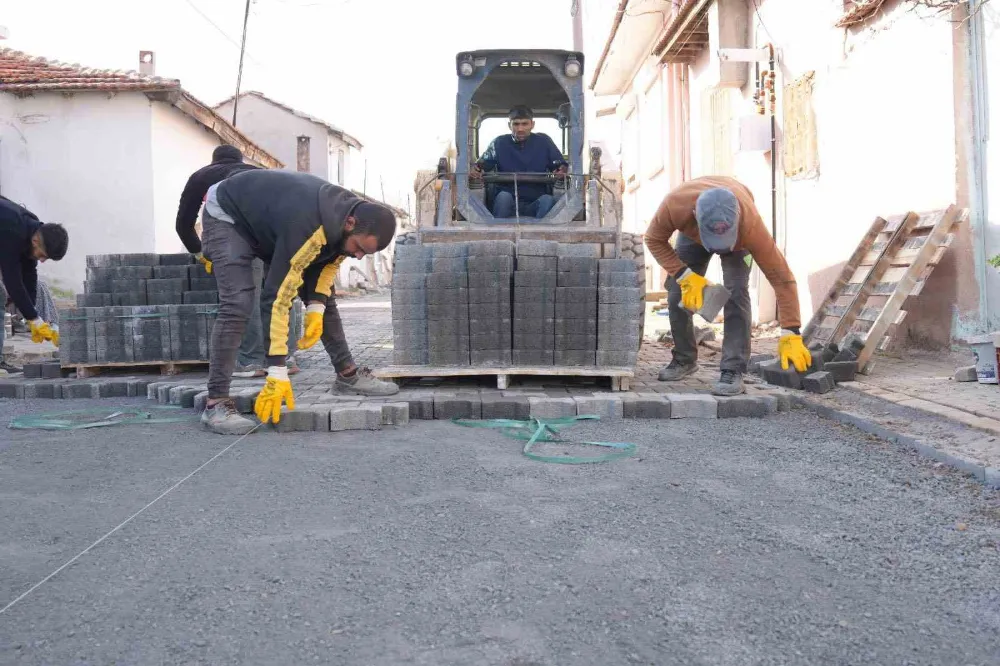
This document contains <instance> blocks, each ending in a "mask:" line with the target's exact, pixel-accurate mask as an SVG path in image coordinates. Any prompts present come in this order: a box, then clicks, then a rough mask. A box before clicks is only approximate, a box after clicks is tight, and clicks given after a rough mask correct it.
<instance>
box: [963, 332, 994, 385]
mask: <svg viewBox="0 0 1000 666" xmlns="http://www.w3.org/2000/svg"><path fill="white" fill-rule="evenodd" d="M969 346H970V347H972V353H973V354H974V355H975V357H976V379H977V380H978V381H979V383H980V384H997V383H1000V382H998V380H997V348H996V346H995V345H994V344H993V336H992V335H984V336H981V337H977V338H973V339H972V340H969Z"/></svg>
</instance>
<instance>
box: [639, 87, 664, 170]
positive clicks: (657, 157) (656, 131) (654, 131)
mask: <svg viewBox="0 0 1000 666" xmlns="http://www.w3.org/2000/svg"><path fill="white" fill-rule="evenodd" d="M640 119H641V122H642V129H641V131H640V137H641V138H642V140H641V147H640V149H639V150H640V152H641V153H642V156H641V158H640V162H642V175H643V177H644V178H652V177H654V176H655V175H657V174H658V173H660V171H662V170H663V83H662V80H661V78H660V72H657V73H656V77H655V78H654V79H653V82H652V83H651V84H650V86H649V88H647V89H646V91H645V93H644V94H643V96H642V109H641V116H640Z"/></svg>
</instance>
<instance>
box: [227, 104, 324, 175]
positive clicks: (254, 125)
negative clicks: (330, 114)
mask: <svg viewBox="0 0 1000 666" xmlns="http://www.w3.org/2000/svg"><path fill="white" fill-rule="evenodd" d="M215 110H216V112H218V113H219V115H221V116H222V117H223V118H226V119H227V120H232V117H233V102H232V101H231V100H230V101H229V102H226V103H225V104H223V105H221V106H219V107H218V108H217V109H215ZM236 113H237V116H236V127H237V128H238V129H239V130H240V131H241V132H243V133H244V134H246V135H247V136H248V137H250V139H251V140H252V141H253V142H254V143H256V144H257V145H259V146H260V147H261V148H263V149H264V150H266V151H267V152H269V153H271V154H272V155H274V156H275V157H277V158H278V159H279V160H281V161H282V163H284V165H285V167H284V168H285V170H287V171H296V170H297V169H296V164H297V161H296V148H297V143H298V137H300V136H308V137H309V173H311V174H313V175H314V176H319V177H320V178H323V179H328V178H329V176H330V166H329V155H328V152H329V144H328V135H329V132H328V131H327V129H326V127H324V126H322V125H319V124H317V123H314V122H312V121H310V120H306V119H305V118H300V117H299V116H296V115H295V114H294V113H289V112H288V111H285V110H284V109H282V108H280V107H277V106H275V105H273V104H271V103H270V102H266V101H264V100H262V99H260V98H259V97H256V96H254V95H246V96H244V97H241V98H240V103H239V108H238V109H237V111H236ZM334 173H336V165H334Z"/></svg>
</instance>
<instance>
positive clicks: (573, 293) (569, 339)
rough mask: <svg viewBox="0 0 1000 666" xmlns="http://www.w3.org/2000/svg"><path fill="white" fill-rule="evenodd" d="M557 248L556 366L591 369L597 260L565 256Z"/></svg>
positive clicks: (594, 359) (594, 349)
mask: <svg viewBox="0 0 1000 666" xmlns="http://www.w3.org/2000/svg"><path fill="white" fill-rule="evenodd" d="M572 247H573V246H572V245H569V246H567V247H566V248H565V249H563V247H562V246H560V256H559V262H558V268H559V273H558V277H557V278H556V285H557V286H556V311H555V324H554V330H555V364H556V365H580V366H592V365H594V364H595V363H596V362H597V266H598V259H597V257H581V256H574V255H572V254H569V255H567V254H564V253H565V252H570V251H572Z"/></svg>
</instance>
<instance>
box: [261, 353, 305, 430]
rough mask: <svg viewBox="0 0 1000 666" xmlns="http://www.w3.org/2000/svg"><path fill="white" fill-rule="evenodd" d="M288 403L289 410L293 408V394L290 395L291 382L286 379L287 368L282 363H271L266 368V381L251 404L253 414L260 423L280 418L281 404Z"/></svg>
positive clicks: (275, 420)
mask: <svg viewBox="0 0 1000 666" xmlns="http://www.w3.org/2000/svg"><path fill="white" fill-rule="evenodd" d="M282 403H285V404H287V405H288V409H289V411H291V410H294V409H295V396H294V395H292V383H291V382H290V381H289V380H288V368H286V367H285V366H283V365H272V366H270V367H269V368H268V369H267V382H266V383H265V384H264V389H263V390H262V391H261V392H260V395H258V396H257V400H256V401H255V402H254V404H253V411H254V414H256V415H257V418H258V419H260V420H261V422H262V423H267V422H268V421H274V422H275V423H277V422H278V421H280V420H281V404H282Z"/></svg>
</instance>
